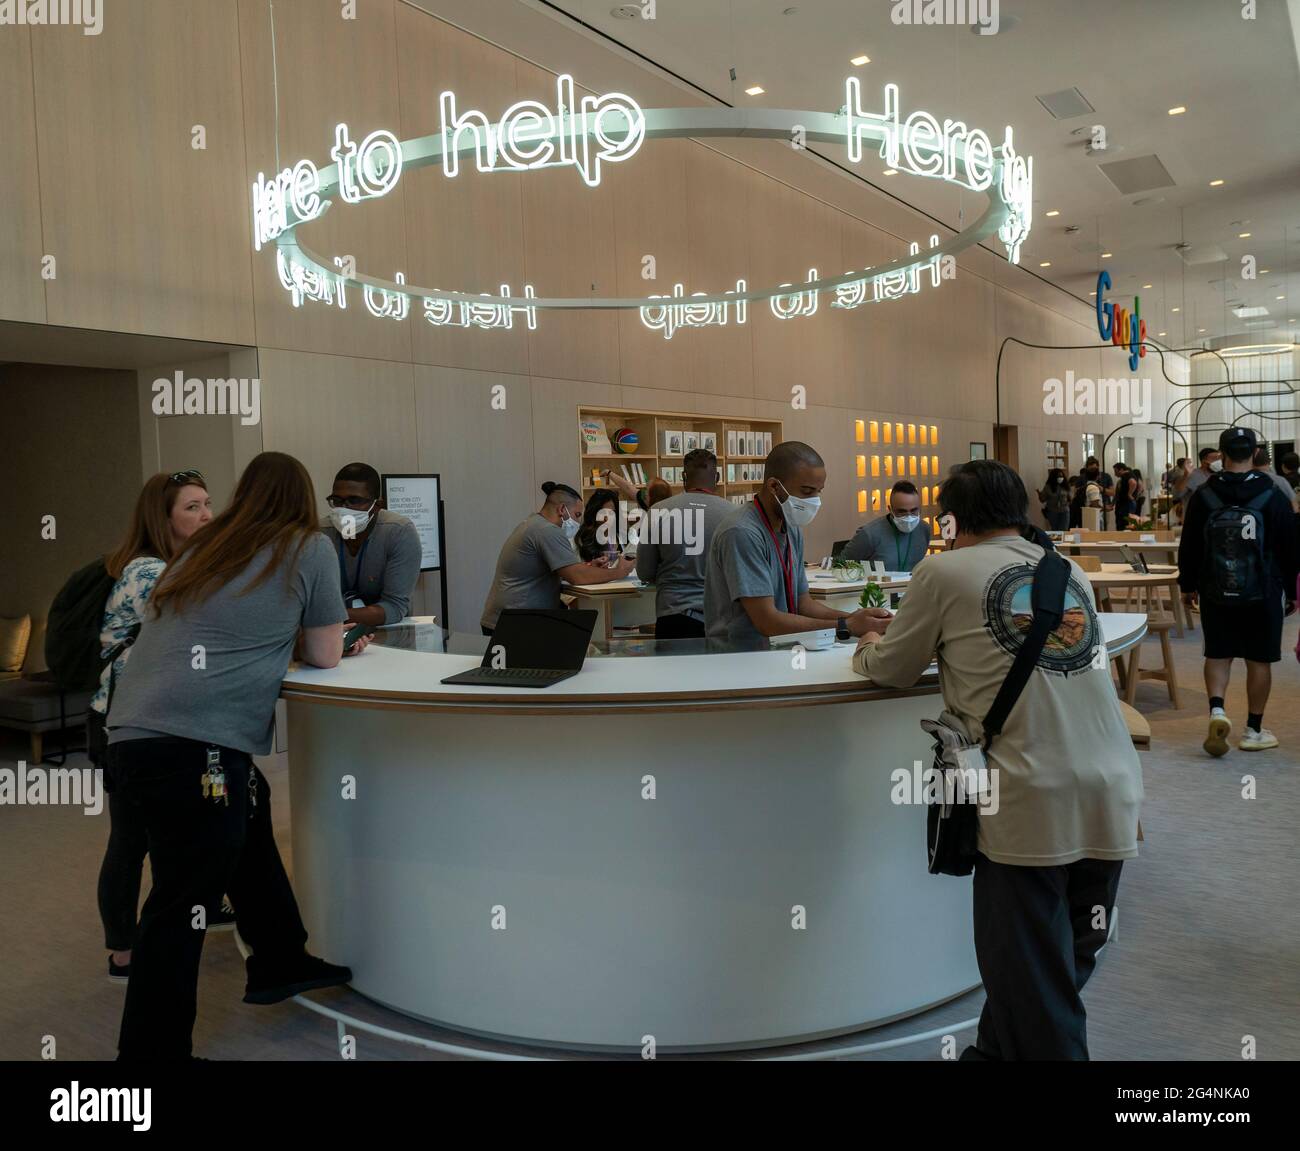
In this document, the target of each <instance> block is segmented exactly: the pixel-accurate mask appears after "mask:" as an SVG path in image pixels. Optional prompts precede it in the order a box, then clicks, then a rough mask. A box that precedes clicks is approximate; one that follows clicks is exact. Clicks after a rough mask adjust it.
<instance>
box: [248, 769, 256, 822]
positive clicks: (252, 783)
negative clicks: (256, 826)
mask: <svg viewBox="0 0 1300 1151" xmlns="http://www.w3.org/2000/svg"><path fill="white" fill-rule="evenodd" d="M256 807H257V768H255V767H254V766H253V765H252V764H251V763H250V764H249V765H248V818H249V819H252V818H253V811H254V809H255V808H256Z"/></svg>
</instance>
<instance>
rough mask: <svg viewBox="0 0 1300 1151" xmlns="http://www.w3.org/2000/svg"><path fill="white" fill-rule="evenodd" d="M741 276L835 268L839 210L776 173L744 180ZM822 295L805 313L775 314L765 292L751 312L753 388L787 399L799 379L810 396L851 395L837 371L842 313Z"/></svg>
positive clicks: (762, 282)
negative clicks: (745, 243)
mask: <svg viewBox="0 0 1300 1151" xmlns="http://www.w3.org/2000/svg"><path fill="white" fill-rule="evenodd" d="M748 183H749V204H748V209H749V259H748V261H747V271H748V277H747V278H748V280H749V283H750V285H751V286H753V287H762V286H768V285H774V284H787V283H788V284H793V285H796V286H797V285H799V284H801V283H803V282H804V281H806V280H807V279H808V272H809V270H811V269H813V268H816V269H817V271H818V273H819V275H827V276H832V275H839V273H840V272H841V271H844V270H846V269H842V268H840V266H839V264H840V221H839V215H838V213H836V212H835V211H833V210H832V209H831V208H828V207H827V206H826V205H825V204H822V203H819V202H818V201H816V200H813V199H811V198H809V197H807V196H804V195H802V194H801V193H799V192H796V191H795V190H794V189H793V188H790V187H788V186H786V185H785V184H781V183H778V182H777V181H776V180H772V179H769V178H767V177H764V176H759V175H757V174H755V178H751V179H750V180H749V182H748ZM831 299H833V297H827V296H826V295H822V296H821V297H819V298H818V300H817V302H816V307H817V311H816V313H815V314H813V315H811V316H797V317H795V318H793V319H780V318H778V317H777V316H776V315H775V314H774V313H773V311H772V306H771V304H770V303H769V302H768V301H767V300H761V301H755V303H754V304H753V305H752V311H751V312H750V319H749V322H750V324H751V329H750V337H751V339H752V341H753V348H754V395H755V396H757V397H760V398H762V399H769V400H781V401H785V402H786V403H789V401H790V397H791V391H790V389H791V387H792V386H794V385H796V384H798V385H802V386H803V387H804V388H805V389H806V392H807V402H808V403H809V404H819V405H834V404H839V403H844V402H846V401H848V400H849V399H850V397H851V392H850V389H849V388H848V387H847V386H846V381H845V379H844V377H843V376H842V375H841V364H842V354H841V351H840V348H841V345H842V343H843V340H844V329H845V325H844V323H843V320H844V318H845V313H844V312H843V311H842V310H840V309H837V308H832V307H831V306H830V303H831Z"/></svg>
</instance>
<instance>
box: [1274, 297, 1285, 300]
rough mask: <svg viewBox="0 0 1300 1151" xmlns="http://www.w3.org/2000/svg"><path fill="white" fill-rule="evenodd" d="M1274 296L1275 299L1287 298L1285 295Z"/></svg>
mask: <svg viewBox="0 0 1300 1151" xmlns="http://www.w3.org/2000/svg"><path fill="white" fill-rule="evenodd" d="M1273 298H1274V299H1275V300H1285V299H1286V297H1285V296H1274V297H1273Z"/></svg>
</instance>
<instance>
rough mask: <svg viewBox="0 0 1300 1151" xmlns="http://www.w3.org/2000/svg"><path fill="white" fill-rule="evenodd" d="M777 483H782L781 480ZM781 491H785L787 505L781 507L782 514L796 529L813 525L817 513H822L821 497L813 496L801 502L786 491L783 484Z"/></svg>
mask: <svg viewBox="0 0 1300 1151" xmlns="http://www.w3.org/2000/svg"><path fill="white" fill-rule="evenodd" d="M776 482H777V483H779V484H780V483H781V481H780V480H777V481H776ZM781 490H782V491H785V503H783V504H782V505H781V514H782V515H783V516H785V518H786V519H787V520H789V521H790V523H792V524H794V525H795V527H800V528H801V527H803V526H805V525H806V524H810V523H812V522H813V520H814V519H816V518H817V513H818V512H819V511H821V506H822V498H821V496H812V497H810V498H809V499H806V500H801V499H799V498H798V497H797V496H792V495H791V494H790V493H789V492H788V491H786V490H785V484H781Z"/></svg>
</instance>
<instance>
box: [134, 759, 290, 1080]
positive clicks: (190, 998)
mask: <svg viewBox="0 0 1300 1151" xmlns="http://www.w3.org/2000/svg"><path fill="white" fill-rule="evenodd" d="M109 764H110V766H111V767H112V769H113V771H114V773H115V782H116V786H117V790H118V791H119V793H120V796H121V799H122V801H123V802H124V803H126V804H129V805H130V806H131V807H132V808H133V809H135V813H136V814H137V815H138V816H139V818H140V819H141V820H142V822H143V825H144V828H145V832H146V834H147V836H148V843H149V861H150V864H151V866H152V869H153V890H152V891H151V892H150V893H149V898H148V899H147V900H145V905H144V909H143V910H142V911H141V913H140V926H139V930H138V932H137V934H136V940H135V948H134V950H133V951H132V955H131V978H130V981H129V982H128V983H127V990H126V1006H125V1008H124V1009H123V1012H122V1030H121V1033H120V1034H119V1036H118V1052H119V1054H120V1055H121V1057H122V1058H124V1059H177V1058H179V1059H184V1058H186V1057H187V1056H188V1055H189V1054H190V1036H191V1032H192V1031H193V1029H194V1013H195V1002H196V999H197V994H198V982H199V959H200V956H201V955H202V953H203V938H204V935H205V934H206V932H205V931H204V930H201V929H199V928H197V927H195V926H194V920H195V917H196V909H197V908H199V907H202V908H204V909H205V910H206V913H207V917H208V918H211V917H212V916H213V915H214V914H215V913H216V912H217V910H218V909H219V908H220V906H221V896H222V894H223V893H226V894H228V895H229V896H230V901H231V903H232V904H233V905H234V906H235V908H236V913H235V915H236V924H237V926H238V928H239V934H240V935H241V936H242V937H243V939H244V940H245V942H247V943H248V945H249V946H250V947H251V948H252V949H253V951H254V952H255V953H256V954H257V955H258V956H259V957H263V956H265V957H266V958H267V959H268V960H269V961H270V963H271V964H273V965H274V964H276V963H279V962H290V961H292V959H293V958H294V957H295V956H297V955H300V954H301V953H302V950H303V945H304V944H305V943H306V941H307V930H306V928H304V927H303V924H302V918H301V916H300V915H299V914H298V902H297V900H296V899H294V896H293V889H292V888H291V887H290V886H289V877H288V876H287V875H286V874H285V870H284V865H283V863H282V862H281V861H280V853H279V851H278V849H277V848H276V846H275V838H274V836H273V835H272V833H271V789H270V787H269V785H268V784H267V782H266V777H265V776H264V775H262V773H261V772H260V771H258V769H257V768H256V767H255V766H254V764H253V761H252V759H251V758H250V757H249V756H248V755H247V754H246V753H245V752H242V751H233V750H231V749H230V748H223V749H221V766H222V769H223V770H224V772H225V775H226V790H227V793H228V795H229V798H230V803H229V804H226V803H224V802H214V801H213V800H212V799H209V798H204V796H203V794H202V785H201V782H200V777H201V776H202V775H203V773H204V771H205V770H206V764H207V745H206V744H203V743H198V742H195V741H194V740H188V739H172V738H168V739H143V740H131V741H128V742H126V743H116V744H112V745H111V746H110V747H109ZM250 778H251V779H253V780H255V787H256V803H255V804H254V803H252V802H251V800H250V794H249V780H250ZM204 922H205V923H206V920H205V921H204Z"/></svg>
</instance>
